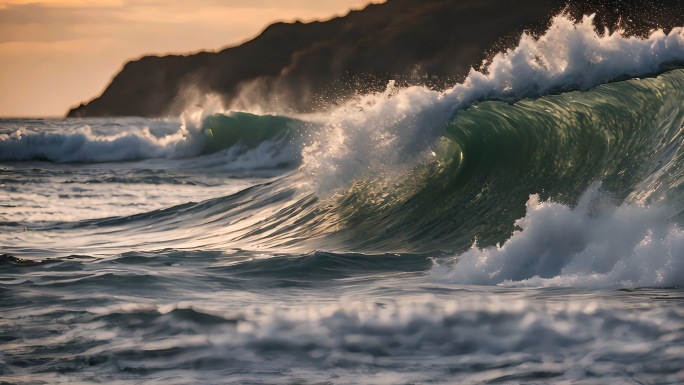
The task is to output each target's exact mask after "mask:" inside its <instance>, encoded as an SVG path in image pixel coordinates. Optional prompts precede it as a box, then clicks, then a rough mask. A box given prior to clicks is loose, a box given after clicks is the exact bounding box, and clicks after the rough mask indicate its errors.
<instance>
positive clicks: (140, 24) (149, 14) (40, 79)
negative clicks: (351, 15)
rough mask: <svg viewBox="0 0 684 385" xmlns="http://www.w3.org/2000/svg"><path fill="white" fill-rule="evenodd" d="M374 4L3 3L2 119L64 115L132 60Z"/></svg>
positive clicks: (235, 0)
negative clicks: (283, 23)
mask: <svg viewBox="0 0 684 385" xmlns="http://www.w3.org/2000/svg"><path fill="white" fill-rule="evenodd" d="M369 2H370V1H369V0H43V1H35V0H0V116H14V117H22V116H27V117H28V116H63V115H64V114H66V112H67V110H68V109H69V108H70V107H72V106H74V105H78V104H79V103H80V102H82V101H86V100H90V99H91V98H93V97H95V96H97V95H99V94H100V93H101V92H102V91H103V90H104V88H105V87H106V85H107V84H109V82H110V80H111V78H112V77H113V76H114V75H115V74H116V72H118V70H119V69H120V68H121V67H122V66H123V64H124V63H125V62H126V61H128V60H130V59H135V58H138V57H140V56H143V55H146V54H166V53H180V54H187V53H192V52H196V51H200V50H208V51H213V50H219V49H221V48H224V47H227V46H232V45H236V44H239V43H240V42H244V41H246V40H248V39H250V38H252V37H254V36H256V35H257V34H258V33H259V32H260V31H261V30H263V29H264V28H265V27H266V26H267V25H269V24H271V23H272V22H274V21H294V20H302V21H312V20H326V19H330V18H332V17H334V16H338V15H344V14H346V13H347V12H348V11H349V10H350V9H360V8H363V7H364V6H365V5H366V4H367V3H369ZM374 2H376V3H379V2H382V0H376V1H374Z"/></svg>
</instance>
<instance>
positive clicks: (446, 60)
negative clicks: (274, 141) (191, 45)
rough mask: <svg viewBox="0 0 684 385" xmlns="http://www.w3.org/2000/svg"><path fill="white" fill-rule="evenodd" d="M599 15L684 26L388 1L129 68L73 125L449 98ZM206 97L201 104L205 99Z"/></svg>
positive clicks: (652, 14)
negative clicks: (398, 88) (425, 94)
mask: <svg viewBox="0 0 684 385" xmlns="http://www.w3.org/2000/svg"><path fill="white" fill-rule="evenodd" d="M563 9H566V11H567V12H569V13H570V14H571V15H572V16H573V17H575V18H579V17H581V15H583V14H591V13H597V18H596V20H595V21H596V23H597V28H599V29H600V30H603V28H605V27H614V26H615V25H617V24H621V25H622V27H624V28H626V29H627V32H628V33H630V34H636V35H644V34H647V33H648V31H650V30H652V29H654V28H665V29H668V28H672V27H673V26H677V25H680V24H682V21H684V9H683V7H679V1H678V0H653V1H624V0H620V1H616V0H589V1H577V2H575V3H574V4H571V5H570V6H569V7H567V4H566V2H565V1H563V0H532V1H510V0H388V2H386V3H384V4H378V5H369V6H368V7H366V8H365V9H363V10H361V11H353V12H350V13H349V14H348V15H347V16H344V17H339V18H335V19H332V20H330V21H326V22H313V23H308V24H303V23H300V22H296V23H292V24H286V23H276V24H273V25H271V26H270V27H268V28H267V29H266V30H264V32H263V33H262V34H261V35H259V36H258V37H256V38H255V39H253V40H251V41H249V42H247V43H244V44H242V45H240V46H237V47H233V48H228V49H224V50H222V51H220V52H215V53H213V52H200V53H197V54H195V55H189V56H164V57H158V56H147V57H143V58H141V59H139V60H136V61H131V62H128V63H127V64H126V65H125V66H124V68H123V69H122V70H121V72H120V73H119V74H117V75H116V77H115V78H114V79H113V80H112V83H111V84H110V85H109V86H108V87H107V89H106V90H105V91H104V92H103V93H102V95H101V96H100V97H98V98H95V99H93V100H92V101H90V102H88V103H87V104H82V105H80V106H79V107H76V108H74V109H72V110H71V111H69V114H68V116H69V117H93V116H144V117H165V116H178V115H179V114H180V113H181V112H182V111H183V110H184V109H185V108H186V107H187V106H188V105H191V104H195V103H198V102H201V96H202V95H206V94H214V95H220V96H221V98H222V100H223V102H224V104H225V105H227V106H235V107H236V108H240V107H246V106H247V105H249V104H253V103H259V104H260V105H262V106H266V107H267V108H269V107H272V108H277V109H280V110H293V111H300V112H305V111H312V110H316V109H321V108H324V107H325V106H328V105H330V103H331V102H332V103H334V102H336V101H340V100H344V98H345V97H347V96H349V95H351V94H353V93H354V92H359V91H368V90H377V89H381V88H383V87H384V86H385V85H386V84H387V82H388V81H389V80H390V79H394V80H397V81H398V83H399V84H400V85H409V84H424V85H427V86H430V87H434V88H445V87H449V86H451V85H453V84H454V83H455V82H457V81H459V80H461V79H463V77H465V75H467V73H468V71H469V70H470V68H471V67H473V66H478V65H480V64H481V63H482V61H483V60H485V59H486V58H487V55H488V54H491V53H492V52H495V51H498V50H500V49H502V48H505V47H508V46H511V45H513V44H515V41H516V39H517V38H518V37H519V36H520V33H521V32H522V31H523V30H529V31H532V32H534V33H541V32H543V31H544V29H545V28H546V27H547V26H548V25H549V21H550V18H551V16H553V15H554V14H557V13H558V12H560V11H561V10H563ZM198 96H199V98H198Z"/></svg>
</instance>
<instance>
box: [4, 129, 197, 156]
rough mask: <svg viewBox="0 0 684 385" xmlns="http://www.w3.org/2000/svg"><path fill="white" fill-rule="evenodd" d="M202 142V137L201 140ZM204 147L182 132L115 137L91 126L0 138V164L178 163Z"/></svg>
mask: <svg viewBox="0 0 684 385" xmlns="http://www.w3.org/2000/svg"><path fill="white" fill-rule="evenodd" d="M200 138H201V137H200ZM202 145H203V143H202V142H201V141H200V140H197V139H195V136H188V135H187V131H185V130H184V129H183V128H181V129H180V130H178V131H177V132H175V133H173V134H170V135H165V136H163V137H160V138H158V137H155V136H154V135H152V134H151V133H150V130H149V128H148V127H145V126H143V127H136V126H130V127H128V131H124V132H118V133H115V134H112V135H103V134H97V133H94V132H93V130H92V128H91V127H90V126H88V125H84V126H80V127H77V128H75V129H68V130H66V132H55V131H51V132H45V131H44V132H22V131H21V130H17V131H15V132H13V133H12V134H11V135H7V134H5V135H3V136H0V161H3V160H4V161H7V160H30V159H36V158H45V159H49V160H50V161H53V162H58V163H62V162H83V163H93V162H115V161H125V160H137V159H154V158H167V159H177V158H186V157H191V156H195V155H198V154H199V153H200V152H201V150H202Z"/></svg>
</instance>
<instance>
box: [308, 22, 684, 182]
mask: <svg viewBox="0 0 684 385" xmlns="http://www.w3.org/2000/svg"><path fill="white" fill-rule="evenodd" d="M682 60H684V30H682V29H681V28H674V29H673V30H672V31H671V32H670V33H669V34H667V35H666V34H665V33H663V31H661V30H658V31H655V32H653V33H652V34H651V36H650V37H649V38H648V39H638V38H634V37H625V36H623V34H622V32H621V31H616V32H615V33H613V34H606V35H605V36H599V35H598V34H597V33H596V31H595V30H594V27H593V16H587V17H584V19H583V20H582V21H581V22H580V23H577V24H575V23H574V22H572V21H571V20H570V19H569V18H567V17H565V16H563V15H560V16H557V17H555V18H554V19H553V23H552V25H551V28H550V29H549V30H548V31H547V32H546V34H544V35H543V36H541V37H540V38H539V39H535V38H533V37H531V36H529V35H523V36H522V38H521V40H520V43H519V44H518V46H517V47H516V48H515V49H510V50H508V51H506V52H502V53H500V54H498V55H496V56H495V57H494V58H493V60H492V61H491V64H490V65H489V66H488V67H487V68H486V73H481V72H477V71H475V70H471V72H470V74H469V75H468V77H467V78H466V79H465V81H464V82H463V83H461V84H457V85H456V86H455V87H453V88H452V89H450V90H447V91H446V92H436V91H431V90H429V89H427V88H423V87H410V88H406V89H401V90H397V89H395V88H394V86H393V84H390V85H389V86H388V89H387V91H386V92H384V93H381V94H372V95H365V96H362V97H359V98H358V99H356V100H354V101H352V102H350V103H347V104H345V105H344V106H342V107H340V108H338V109H335V110H333V111H331V112H330V113H326V114H325V115H322V116H321V115H318V116H312V117H310V119H316V120H318V121H325V122H326V123H327V129H326V130H324V131H323V132H322V133H320V134H319V135H318V136H317V137H315V138H314V140H313V141H312V143H311V145H310V146H308V147H307V148H305V150H304V160H305V164H306V167H305V170H306V172H307V173H309V174H310V175H311V176H312V177H313V178H314V180H315V181H316V183H317V185H318V188H319V191H328V190H332V189H335V188H337V187H340V186H345V185H346V184H347V182H349V181H352V180H356V179H359V178H370V177H377V176H379V175H381V174H387V173H391V172H392V171H396V170H397V168H401V167H399V166H401V165H404V164H411V163H415V162H416V161H417V160H420V159H423V157H424V156H425V154H429V153H430V152H431V150H430V147H432V146H433V145H434V143H435V140H436V138H437V137H438V136H440V135H442V133H443V130H444V127H445V124H446V122H448V121H449V120H450V119H451V118H452V117H453V116H454V114H455V113H456V112H457V111H458V110H461V109H463V108H466V107H468V106H470V105H471V104H472V103H473V102H475V101H477V100H479V99H481V98H490V99H491V98H498V99H514V98H516V97H521V96H526V95H531V94H544V93H548V92H552V91H553V90H556V89H559V88H562V87H567V86H576V87H579V88H580V89H581V90H587V89H590V88H592V87H595V86H596V85H599V84H601V83H605V82H608V81H611V80H614V79H616V78H621V77H638V76H644V75H649V74H653V73H656V72H657V71H658V70H659V68H661V66H662V65H663V64H665V63H668V62H675V61H682Z"/></svg>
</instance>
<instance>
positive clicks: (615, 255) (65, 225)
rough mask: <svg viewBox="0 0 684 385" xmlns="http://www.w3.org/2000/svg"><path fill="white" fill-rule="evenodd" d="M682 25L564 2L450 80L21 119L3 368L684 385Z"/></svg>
mask: <svg viewBox="0 0 684 385" xmlns="http://www.w3.org/2000/svg"><path fill="white" fill-rule="evenodd" d="M682 36H684V34H682V30H681V29H675V30H673V31H672V32H671V33H670V34H668V35H665V34H663V33H662V32H661V33H654V34H653V35H652V36H651V37H650V38H649V39H647V40H639V39H627V38H624V37H622V36H620V35H619V34H615V35H610V36H597V35H596V34H595V32H594V31H593V28H592V27H591V19H590V18H587V19H585V21H583V22H582V23H580V24H576V25H575V24H573V23H572V22H570V21H569V20H567V19H565V18H563V17H559V18H556V19H554V28H552V29H551V30H550V31H549V32H548V33H547V34H546V35H544V36H542V37H541V38H540V39H539V40H534V39H532V38H529V37H524V38H523V40H522V41H521V44H520V46H519V47H518V48H517V49H515V50H512V51H509V52H508V53H506V54H501V55H499V56H497V57H495V58H494V60H493V62H492V65H491V68H490V72H489V74H488V75H484V74H480V73H472V74H471V75H470V76H469V77H468V79H466V81H465V82H464V83H463V84H459V85H457V86H456V87H454V89H452V90H449V91H447V92H444V93H438V92H433V91H430V90H427V89H422V88H415V87H414V88H409V89H405V90H396V89H394V88H393V87H388V90H387V92H385V93H383V94H377V95H365V96H362V97H359V98H358V100H355V101H354V102H351V103H349V104H347V105H344V106H341V107H339V108H338V109H334V110H331V111H329V112H326V113H325V114H317V115H308V116H271V115H266V116H257V115H252V114H248V113H234V112H233V113H231V112H226V111H208V110H206V111H189V112H187V113H186V114H184V115H183V116H182V117H181V118H180V119H170V120H162V121H150V120H146V119H138V118H125V119H115V118H112V119H87V120H80V119H69V120H61V119H5V120H0V162H2V163H0V207H1V209H0V254H2V256H0V375H1V380H0V381H4V382H6V383H18V384H29V383H62V382H64V383H68V382H72V383H102V382H112V383H161V384H187V383H203V384H204V383H206V384H224V383H288V384H290V383H331V384H356V383H373V384H376V383H377V384H397V383H398V384H402V383H405V384H409V383H473V384H476V383H477V384H479V383H529V384H539V383H581V384H607V383H616V384H618V383H619V384H623V383H638V384H644V383H653V384H677V383H682V382H683V381H684V377H683V376H684V306H683V305H684V290H682V289H680V288H681V287H682V286H683V285H684V231H683V230H682V225H683V224H684V223H683V222H682V219H683V218H684V217H683V215H684V214H683V212H684V199H682V198H683V197H682V193H683V192H684V188H683V185H682V183H683V182H684V148H683V147H682V143H683V141H684V136H682V127H684V93H683V91H682V90H684V70H680V69H674V70H672V69H673V68H676V67H677V65H676V63H678V62H681V61H682V59H684V49H682V46H680V43H679V42H680V41H684V38H683V37H682ZM561 43H563V44H561ZM566 43H568V44H569V43H573V44H574V45H573V46H576V47H584V48H585V49H583V50H579V49H578V50H563V49H561V48H562V47H564V46H565V45H564V44H566ZM542 59H543V60H542ZM561 64H563V65H561ZM666 69H670V70H671V71H669V72H667V71H665V70H666ZM638 77H643V78H638ZM629 78H632V79H631V80H624V79H629ZM619 79H621V80H623V81H619V82H618V81H615V80H619ZM580 91H582V92H580ZM551 94H554V95H551ZM484 100H489V101H484ZM476 101H477V102H476ZM215 112H216V113H215Z"/></svg>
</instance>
